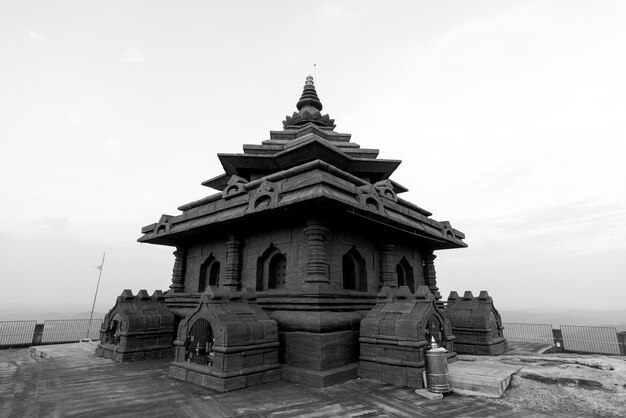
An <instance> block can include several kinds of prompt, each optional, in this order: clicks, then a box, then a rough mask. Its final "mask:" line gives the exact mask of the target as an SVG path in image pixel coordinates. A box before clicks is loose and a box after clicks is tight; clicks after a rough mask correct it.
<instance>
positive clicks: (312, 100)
mask: <svg viewBox="0 0 626 418" xmlns="http://www.w3.org/2000/svg"><path fill="white" fill-rule="evenodd" d="M304 107H313V108H315V109H317V110H318V111H321V110H322V102H320V99H319V97H317V92H316V91H315V85H314V83H313V77H312V76H311V75H310V74H309V76H308V77H307V78H306V81H305V82H304V90H303V91H302V96H301V97H300V100H298V103H296V108H298V110H302V108H304Z"/></svg>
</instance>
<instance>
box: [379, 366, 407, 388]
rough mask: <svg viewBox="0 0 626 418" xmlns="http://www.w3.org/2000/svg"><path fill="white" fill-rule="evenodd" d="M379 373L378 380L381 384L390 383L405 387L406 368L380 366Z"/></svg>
mask: <svg viewBox="0 0 626 418" xmlns="http://www.w3.org/2000/svg"><path fill="white" fill-rule="evenodd" d="M380 372H381V373H380V374H381V379H380V380H382V381H383V382H385V383H391V384H392V385H396V386H406V367H400V366H392V365H390V364H381V365H380Z"/></svg>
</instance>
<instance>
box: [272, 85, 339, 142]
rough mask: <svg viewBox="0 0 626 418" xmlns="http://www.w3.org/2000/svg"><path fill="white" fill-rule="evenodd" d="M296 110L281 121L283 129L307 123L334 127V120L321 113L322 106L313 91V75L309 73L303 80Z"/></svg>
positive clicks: (322, 127)
mask: <svg viewBox="0 0 626 418" xmlns="http://www.w3.org/2000/svg"><path fill="white" fill-rule="evenodd" d="M296 108H297V109H298V111H297V112H294V113H293V115H291V116H287V117H286V119H285V120H284V121H283V127H284V129H299V128H301V127H303V126H305V125H307V124H309V123H312V124H314V125H316V126H318V127H320V128H321V129H325V130H331V131H332V130H333V129H335V120H334V119H331V118H330V117H329V116H328V115H323V116H322V114H321V112H320V111H321V110H322V108H323V106H322V102H321V101H320V98H319V97H317V92H316V91H315V83H314V82H313V77H312V76H311V75H310V74H309V76H308V77H307V78H306V81H305V82H304V89H303V91H302V96H300V100H298V103H296Z"/></svg>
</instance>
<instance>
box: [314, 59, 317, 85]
mask: <svg viewBox="0 0 626 418" xmlns="http://www.w3.org/2000/svg"><path fill="white" fill-rule="evenodd" d="M313 78H314V79H315V81H317V64H315V63H314V64H313Z"/></svg>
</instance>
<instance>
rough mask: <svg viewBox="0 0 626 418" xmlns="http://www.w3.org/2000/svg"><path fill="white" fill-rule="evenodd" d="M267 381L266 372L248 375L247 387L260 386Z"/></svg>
mask: <svg viewBox="0 0 626 418" xmlns="http://www.w3.org/2000/svg"><path fill="white" fill-rule="evenodd" d="M265 381H266V375H265V372H262V373H253V374H249V375H246V387H248V386H254V385H260V384H261V383H265Z"/></svg>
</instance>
